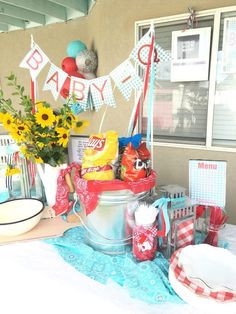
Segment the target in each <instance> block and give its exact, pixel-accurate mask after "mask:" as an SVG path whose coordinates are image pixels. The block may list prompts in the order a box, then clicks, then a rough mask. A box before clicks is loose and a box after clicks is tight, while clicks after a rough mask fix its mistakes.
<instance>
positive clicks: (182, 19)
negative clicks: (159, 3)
mask: <svg viewBox="0 0 236 314" xmlns="http://www.w3.org/2000/svg"><path fill="white" fill-rule="evenodd" d="M188 16H189V15H188V14H186V15H178V16H171V17H165V18H160V19H156V20H153V23H154V27H155V42H156V43H157V44H158V45H159V46H160V47H161V48H162V49H164V51H165V52H166V53H168V54H170V55H171V47H172V32H173V31H178V30H183V31H184V30H185V29H186V28H187V19H188ZM149 27H150V21H140V22H137V23H136V33H137V40H138V39H139V38H141V37H142V36H143V35H144V34H145V33H146V32H147V31H148V29H149ZM192 27H193V28H202V27H211V42H210V59H209V75H208V80H207V81H187V82H171V61H170V60H165V59H164V60H161V62H159V63H158V66H157V71H156V80H155V91H154V99H153V101H154V110H153V138H154V141H155V142H157V143H159V145H168V146H173V145H174V146H186V147H187V146H189V147H192V148H194V147H196V148H207V149H209V148H210V149H215V150H229V151H236V57H235V56H236V7H227V8H221V9H215V10H207V11H202V12H197V14H196V19H195V21H194V23H193V24H192ZM160 58H161V57H160ZM139 127H140V131H141V132H142V133H143V135H144V136H145V134H146V129H147V99H146V100H145V102H144V104H143V110H142V113H141V117H140V123H139Z"/></svg>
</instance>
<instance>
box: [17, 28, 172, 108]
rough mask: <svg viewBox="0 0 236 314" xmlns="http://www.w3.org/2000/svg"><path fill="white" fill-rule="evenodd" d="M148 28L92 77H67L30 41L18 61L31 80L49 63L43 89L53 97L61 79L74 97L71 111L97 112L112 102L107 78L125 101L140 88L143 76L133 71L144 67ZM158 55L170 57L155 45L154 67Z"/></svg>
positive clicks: (148, 35)
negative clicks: (110, 66) (117, 60)
mask: <svg viewBox="0 0 236 314" xmlns="http://www.w3.org/2000/svg"><path fill="white" fill-rule="evenodd" d="M150 30H151V29H150ZM150 30H149V31H148V32H147V33H146V34H145V35H144V36H143V37H142V38H141V39H140V40H139V42H138V43H137V45H136V46H135V47H134V49H133V50H132V52H131V54H130V56H129V58H128V59H127V60H125V61H124V62H123V63H121V64H120V65H119V66H117V67H116V68H115V69H114V70H113V71H111V72H110V73H109V74H108V75H105V76H102V77H98V78H95V79H90V80H86V79H82V78H78V77H74V76H69V75H68V74H67V73H66V72H64V71H63V70H62V69H60V68H58V67H57V66H56V65H54V64H53V63H51V62H50V60H49V58H48V57H47V56H46V54H45V53H44V52H43V51H42V49H41V48H40V47H39V46H38V45H37V44H36V43H33V46H32V48H31V49H30V51H29V52H28V53H27V54H26V56H25V57H24V59H23V60H22V61H21V63H20V67H22V68H26V69H28V70H29V71H30V75H31V78H32V80H33V81H34V80H35V79H36V78H37V76H38V75H39V73H40V72H41V71H42V69H43V68H44V67H45V66H46V64H47V63H50V68H49V71H48V74H47V78H46V80H45V82H44V86H43V90H50V91H51V93H52V95H53V97H54V99H55V100H57V98H58V96H59V94H60V93H61V91H62V90H63V86H64V84H65V82H66V81H68V83H69V91H68V92H69V97H71V96H73V97H75V98H76V99H77V104H76V108H75V109H76V110H75V111H80V112H81V110H83V111H86V110H93V109H95V110H96V111H99V110H100V108H101V107H102V106H103V105H107V106H110V107H115V106H116V102H115V98H114V94H113V90H114V88H113V87H112V81H111V78H112V80H113V81H114V83H115V86H114V87H117V88H118V89H119V91H120V92H121V94H122V95H123V97H124V98H125V100H126V101H129V100H130V97H131V94H132V92H133V90H141V89H143V88H144V87H143V86H144V82H143V78H141V77H140V76H139V75H138V74H137V71H136V70H135V66H137V65H138V66H141V67H142V68H143V69H146V67H147V65H148V62H149V61H148V59H149V52H150V49H151V46H152V34H151V31H150ZM159 58H160V59H163V61H165V62H166V61H170V58H171V57H170V54H169V52H167V51H165V50H164V49H163V48H162V47H161V46H159V45H157V44H155V49H154V56H153V59H154V64H155V68H156V67H157V66H158V62H159ZM131 61H132V62H131ZM160 61H161V60H160ZM64 97H65V96H64Z"/></svg>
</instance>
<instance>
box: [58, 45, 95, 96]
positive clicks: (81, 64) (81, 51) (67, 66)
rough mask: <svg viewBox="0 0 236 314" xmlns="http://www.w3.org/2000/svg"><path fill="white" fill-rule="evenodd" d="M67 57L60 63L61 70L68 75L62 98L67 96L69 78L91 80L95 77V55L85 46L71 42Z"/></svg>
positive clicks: (61, 92)
mask: <svg viewBox="0 0 236 314" xmlns="http://www.w3.org/2000/svg"><path fill="white" fill-rule="evenodd" d="M66 52H67V57H65V58H64V59H63V60H62V62H61V68H62V70H63V71H64V72H66V73H67V74H68V77H67V79H66V80H65V82H64V84H63V86H62V89H61V91H60V94H61V96H62V97H63V98H67V97H68V96H69V91H70V80H71V76H75V77H79V78H82V79H87V80H90V79H93V78H95V77H96V75H95V72H96V69H97V65H98V61H97V56H96V54H95V53H94V52H93V51H92V50H89V49H87V47H86V45H85V44H84V43H83V42H82V41H80V40H75V41H71V42H70V43H69V44H68V46H67V50H66Z"/></svg>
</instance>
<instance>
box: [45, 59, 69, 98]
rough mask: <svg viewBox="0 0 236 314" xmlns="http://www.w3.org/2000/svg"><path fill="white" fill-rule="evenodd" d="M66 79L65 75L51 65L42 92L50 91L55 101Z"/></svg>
mask: <svg viewBox="0 0 236 314" xmlns="http://www.w3.org/2000/svg"><path fill="white" fill-rule="evenodd" d="M66 78H67V73H66V72H64V71H63V70H61V69H60V68H58V67H57V66H55V65H54V64H51V67H50V69H49V72H48V75H47V78H46V81H45V83H44V87H43V90H50V91H51V92H52V95H53V97H54V99H55V100H57V98H58V96H59V94H60V91H61V88H62V86H63V84H64V82H65V80H66Z"/></svg>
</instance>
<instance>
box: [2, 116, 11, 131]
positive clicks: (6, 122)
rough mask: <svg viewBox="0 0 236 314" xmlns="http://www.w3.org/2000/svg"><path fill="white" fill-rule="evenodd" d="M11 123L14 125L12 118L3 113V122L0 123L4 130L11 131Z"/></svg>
mask: <svg viewBox="0 0 236 314" xmlns="http://www.w3.org/2000/svg"><path fill="white" fill-rule="evenodd" d="M13 123H14V118H13V117H12V116H11V115H10V113H5V114H4V116H3V121H2V124H3V126H4V128H5V129H6V130H8V131H11V130H12V125H13Z"/></svg>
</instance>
